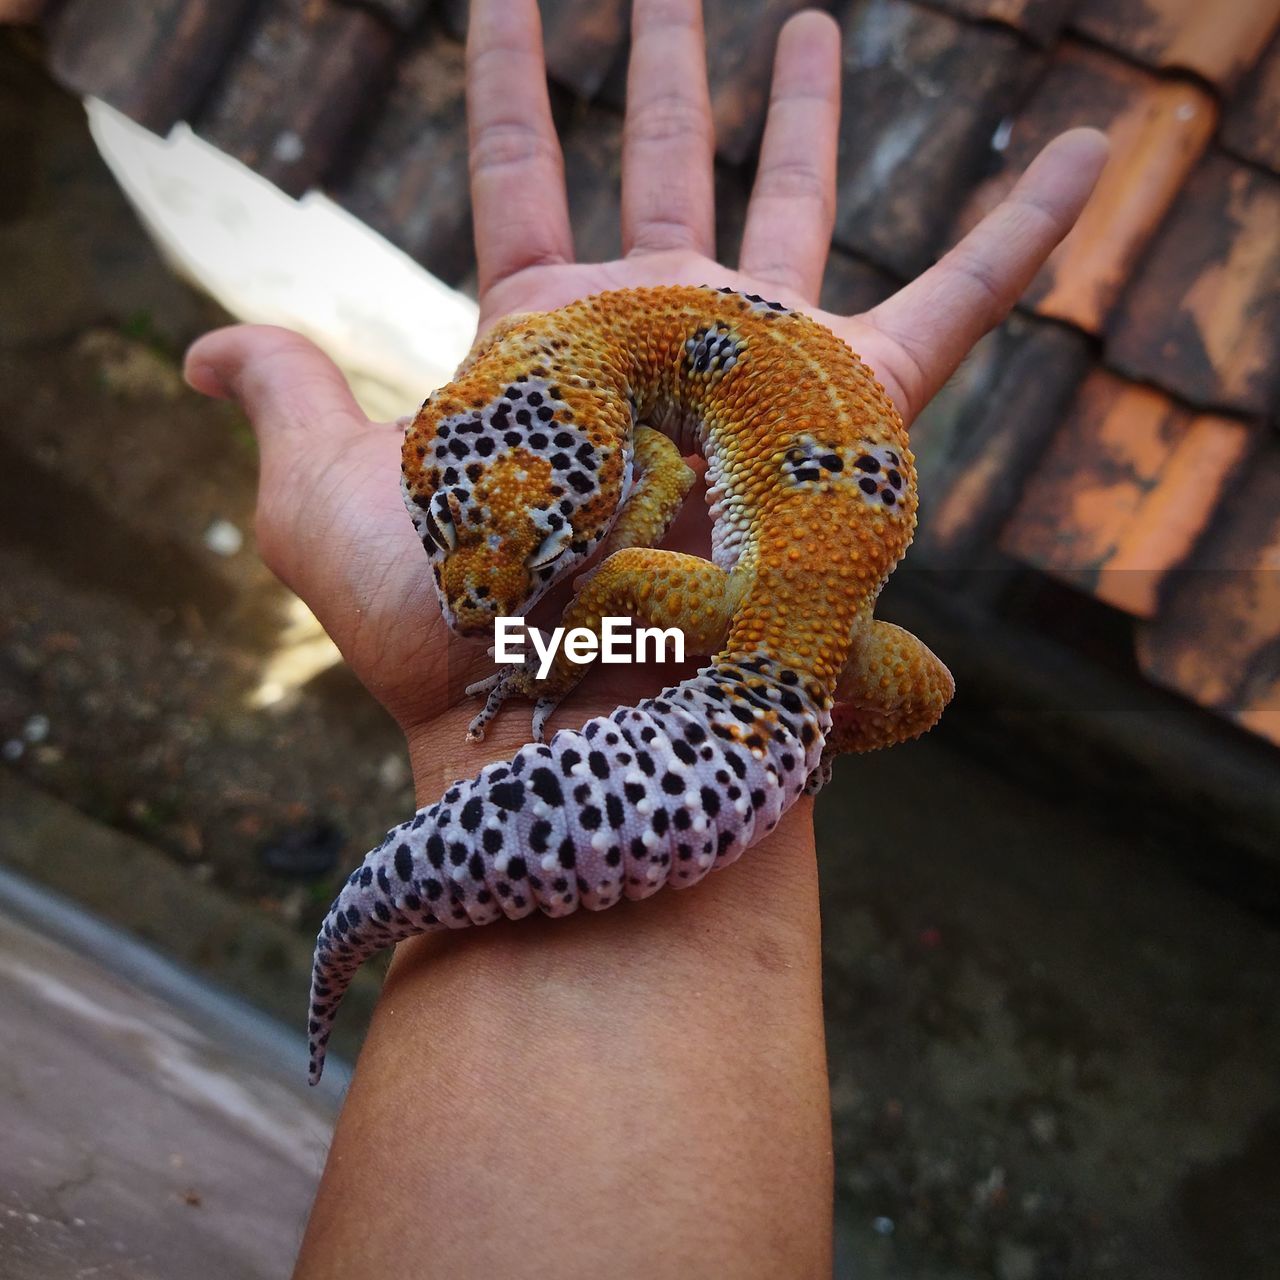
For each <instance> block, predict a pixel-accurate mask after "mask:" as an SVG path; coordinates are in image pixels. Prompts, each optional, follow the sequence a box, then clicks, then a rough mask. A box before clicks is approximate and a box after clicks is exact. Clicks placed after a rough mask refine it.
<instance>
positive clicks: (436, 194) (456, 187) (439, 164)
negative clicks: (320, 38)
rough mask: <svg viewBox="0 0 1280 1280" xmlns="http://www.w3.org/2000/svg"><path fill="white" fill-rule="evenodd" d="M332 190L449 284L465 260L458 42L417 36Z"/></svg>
mask: <svg viewBox="0 0 1280 1280" xmlns="http://www.w3.org/2000/svg"><path fill="white" fill-rule="evenodd" d="M359 147H360V149H359V152H358V154H357V155H356V157H355V159H354V161H353V162H352V163H351V164H350V165H349V166H347V167H346V169H345V170H344V172H343V174H342V176H341V178H340V179H339V180H338V181H337V183H336V184H335V185H334V186H333V187H332V194H333V195H334V197H335V198H336V199H337V200H339V201H340V202H341V203H342V204H344V205H345V206H346V207H347V208H348V209H350V210H351V212H352V213H354V214H355V215H356V216H357V217H359V218H362V219H363V220H364V221H365V222H367V223H369V225H370V226H372V227H374V228H375V229H376V230H378V231H380V232H381V233H382V234H383V235H385V236H386V237H387V238H388V239H389V240H391V241H392V242H393V243H395V244H397V245H399V246H400V248H402V249H404V250H405V251H406V252H407V253H409V254H411V255H412V256H413V257H414V258H416V259H417V260H418V261H419V262H421V263H422V264H423V265H424V266H425V267H426V268H427V269H428V270H429V271H432V272H434V273H435V274H436V275H438V276H440V277H441V278H442V279H444V280H446V281H448V282H449V283H450V284H455V283H457V281H458V280H460V279H461V278H462V277H463V276H464V275H465V274H466V272H467V271H468V270H470V268H471V265H472V247H471V202H470V197H469V193H468V173H467V128H466V115H465V110H464V105H463V52H462V45H461V44H459V43H458V42H457V41H456V40H452V39H450V38H449V37H448V36H446V35H443V34H441V35H433V36H428V37H426V38H424V39H423V40H422V41H421V42H420V43H418V44H416V45H415V47H414V48H413V50H412V51H411V52H409V53H407V54H405V55H404V56H403V57H402V58H401V59H400V61H399V63H398V64H397V66H396V75H395V80H394V82H393V83H392V86H391V91H390V93H389V94H388V95H387V98H386V100H385V101H384V102H383V103H381V105H380V106H379V108H378V110H377V113H376V115H375V116H374V117H373V118H372V119H371V120H370V121H369V123H368V125H367V126H366V127H365V128H363V129H362V130H361V131H360V142H359Z"/></svg>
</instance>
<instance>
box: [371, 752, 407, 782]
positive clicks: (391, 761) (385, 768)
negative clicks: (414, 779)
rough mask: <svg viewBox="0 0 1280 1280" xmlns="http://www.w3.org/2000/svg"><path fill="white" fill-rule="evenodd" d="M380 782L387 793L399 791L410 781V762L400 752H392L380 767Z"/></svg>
mask: <svg viewBox="0 0 1280 1280" xmlns="http://www.w3.org/2000/svg"><path fill="white" fill-rule="evenodd" d="M378 781H379V783H381V785H382V787H383V788H384V789H385V790H387V791H398V790H399V789H400V788H401V787H403V786H404V785H405V784H406V783H407V782H408V781H409V762H408V760H406V759H405V757H404V756H403V755H402V754H401V753H400V752H398V751H392V752H390V753H389V754H388V755H387V756H385V757H384V758H383V761H382V763H381V764H380V765H379V766H378Z"/></svg>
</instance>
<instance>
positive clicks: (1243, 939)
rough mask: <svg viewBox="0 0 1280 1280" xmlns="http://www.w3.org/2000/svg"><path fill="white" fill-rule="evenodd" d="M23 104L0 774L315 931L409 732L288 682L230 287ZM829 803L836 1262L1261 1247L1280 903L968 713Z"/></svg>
mask: <svg viewBox="0 0 1280 1280" xmlns="http://www.w3.org/2000/svg"><path fill="white" fill-rule="evenodd" d="M0 121H3V124H0V131H3V135H4V136H3V137H0V143H3V148H0V149H2V150H3V151H4V153H5V154H6V155H7V157H8V161H9V163H10V166H11V169H12V172H13V175H14V181H13V182H11V183H9V184H7V185H6V189H5V193H4V195H3V197H2V203H0V280H3V282H4V289H5V293H6V305H5V306H4V307H3V308H0V404H3V406H4V413H3V415H2V416H0V753H2V755H3V761H4V763H3V765H2V766H0V767H4V768H6V769H10V770H13V771H14V772H15V773H17V774H19V775H20V776H21V777H23V778H24V779H26V780H27V781H28V782H30V783H32V784H34V785H35V786H37V787H39V788H41V789H43V790H44V791H46V792H48V793H50V794H51V795H53V796H56V797H59V798H60V799H63V800H66V801H69V802H70V803H71V804H72V805H74V806H75V807H76V808H77V809H79V810H81V811H82V812H83V813H85V814H87V815H89V816H91V817H93V818H95V819H96V820H98V821H99V822H102V823H105V824H110V825H111V826H114V827H117V828H120V829H123V830H126V831H128V832H130V833H132V834H133V835H135V836H138V837H140V838H142V839H143V840H145V841H146V842H148V843H149V844H151V845H153V846H154V847H155V848H157V849H159V850H161V851H163V853H164V854H165V855H167V856H168V857H169V858H170V859H172V860H173V862H174V863H175V864H177V865H178V866H180V867H182V868H184V869H185V871H186V873H187V874H189V875H190V876H192V877H194V878H196V879H198V880H199V881H201V882H202V883H204V884H206V885H209V886H212V887H214V888H217V889H220V890H223V891H225V893H226V894H227V895H229V896H231V897H232V898H234V899H235V900H236V901H237V902H240V903H242V904H244V906H245V909H246V911H250V912H262V913H267V914H269V915H270V916H272V917H274V918H276V919H277V920H280V921H283V922H285V923H286V924H287V925H289V926H290V927H293V928H296V929H297V930H298V931H299V934H305V932H306V931H308V930H309V929H311V928H313V927H314V924H315V921H316V919H317V918H318V916H319V913H320V912H321V911H322V909H323V904H324V903H326V902H327V901H328V900H329V898H330V897H331V896H332V890H333V886H334V884H335V883H336V882H337V880H339V879H340V878H341V876H342V874H343V871H344V869H346V868H348V867H349V866H350V865H352V864H353V863H354V862H355V860H356V859H358V857H359V856H360V855H361V854H362V853H363V851H364V849H365V848H366V847H367V846H368V845H369V844H370V843H372V841H373V839H374V838H375V837H376V836H378V835H379V834H380V833H381V831H382V830H383V829H384V828H385V826H386V825H387V823H388V822H389V821H391V820H394V819H396V818H397V817H399V816H400V815H402V814H404V813H406V812H408V810H409V809H410V808H411V801H412V792H411V786H410V779H409V774H408V768H407V761H406V758H405V754H404V750H403V746H402V743H401V742H400V741H399V739H398V736H397V733H396V731H395V728H394V726H393V725H392V724H391V722H390V721H389V719H388V718H387V717H386V716H385V714H384V713H383V712H382V711H381V710H380V709H379V708H378V707H377V706H376V704H375V703H374V702H373V701H372V699H371V698H370V697H369V696H368V695H367V694H366V693H365V692H364V691H363V690H362V689H361V688H360V686H359V685H358V684H357V683H356V682H355V681H354V679H353V678H352V677H351V676H350V675H349V674H348V673H347V672H346V671H345V670H344V669H343V668H342V667H341V666H333V667H327V668H326V669H324V670H323V671H322V672H321V673H320V674H318V675H316V676H314V677H313V678H311V679H308V680H306V681H304V682H303V683H301V685H300V686H299V687H297V688H296V689H292V690H291V689H289V688H287V687H286V688H285V689H284V690H283V692H282V693H280V694H279V696H274V697H271V698H265V699H264V697H263V696H262V690H263V685H264V682H267V683H270V681H271V680H272V678H273V676H272V673H273V672H274V671H275V670H276V669H277V667H276V665H273V664H278V662H279V660H280V657H281V654H282V653H285V654H287V653H290V652H293V653H295V654H296V653H297V652H298V651H299V650H302V651H307V649H308V646H312V647H315V646H316V645H317V641H316V638H315V637H314V636H312V635H310V634H309V633H307V632H306V631H305V625H304V623H302V622H300V621H299V618H298V615H297V613H296V609H295V607H294V605H293V602H292V600H291V598H290V596H289V594H288V593H287V592H286V591H285V590H284V589H283V588H282V587H280V586H279V585H278V584H276V583H275V582H274V581H273V580H272V579H271V578H270V576H269V575H268V574H267V572H266V571H265V569H264V568H263V567H262V566H261V564H260V563H259V562H258V560H257V558H256V556H255V553H254V549H253V535H252V508H253V487H254V473H255V455H254V447H253V441H252V437H251V435H250V433H249V432H248V430H247V428H246V426H245V424H244V423H243V422H241V421H240V420H239V419H238V418H237V417H236V415H235V414H234V413H233V412H231V411H229V410H227V409H226V408H225V407H223V406H218V405H213V404H210V403H207V402H204V401H201V400H199V399H198V398H197V397H195V396H194V395H192V394H190V393H188V392H187V391H186V390H185V389H184V388H183V386H182V385H181V382H180V380H179V378H178V376H177V363H176V361H177V357H178V355H179V353H180V352H181V350H182V348H183V346H184V345H185V343H186V342H188V341H189V340H190V339H191V338H193V337H194V336H196V334H198V333H199V332H201V331H202V330H203V329H205V328H206V327H209V326H210V325H212V324H215V323H218V322H220V320H221V317H219V316H218V315H217V313H216V311H215V310H214V308H212V307H211V306H210V305H209V304H208V303H207V302H205V301H204V300H202V299H201V298H200V297H198V296H197V295H196V294H194V293H193V292H192V291H191V290H189V289H187V288H186V287H185V286H183V285H182V284H180V283H179V282H177V281H176V280H174V279H173V277H172V276H171V275H170V274H169V272H168V271H167V270H166V269H165V267H164V265H163V264H162V263H161V262H160V261H159V260H158V258H157V257H156V255H155V253H154V251H153V250H152V248H151V247H150V245H149V243H148V242H147V240H146V239H145V237H144V236H143V234H142V233H141V231H140V230H139V229H138V227H137V225H136V222H135V221H134V219H133V217H132V214H131V213H130V211H129V210H128V208H127V207H126V205H125V203H124V201H123V199H122V198H121V197H120V196H119V195H118V193H117V192H116V190H115V188H114V186H113V184H112V182H111V179H110V177H109V175H108V174H107V173H106V171H105V169H104V168H103V166H102V165H101V163H100V162H99V161H98V159H97V157H96V155H95V153H94V151H93V148H92V145H91V143H90V141H89V139H88V136H87V133H86V130H85V128H84V122H83V115H82V113H81V111H80V109H79V107H78V105H77V104H75V103H74V102H71V101H69V100H67V99H66V98H65V97H63V96H61V95H60V94H58V93H57V92H56V91H54V90H53V89H51V88H50V87H49V86H48V85H46V84H45V83H44V81H43V79H42V77H41V76H40V74H39V72H38V71H37V70H36V68H35V66H34V64H32V63H31V62H29V61H28V60H26V59H24V58H23V57H22V56H20V55H19V54H17V53H15V52H14V50H13V48H12V47H3V48H0ZM300 631H301V634H299V633H300ZM286 683H287V682H286ZM819 826H820V847H821V850H822V862H823V877H824V911H825V931H826V944H825V949H826V958H827V970H826V979H827V991H828V1031H829V1042H830V1061H831V1077H832V1086H833V1102H834V1113H835V1121H834V1123H835V1141H836V1152H837V1159H838V1218H839V1224H840V1229H839V1235H838V1244H839V1252H840V1263H839V1267H840V1273H841V1274H842V1275H854V1274H857V1275H859V1276H866V1277H907V1276H912V1277H924V1278H925V1280H977V1278H978V1277H995V1278H996V1280H1059V1278H1062V1280H1066V1278H1068V1277H1099V1276H1101V1277H1108V1276H1115V1277H1125V1278H1127V1280H1148V1278H1150V1280H1156V1277H1159V1278H1160V1280H1209V1278H1210V1277H1213V1278H1215V1280H1216V1278H1217V1277H1221V1276H1231V1277H1238V1278H1240V1280H1250V1278H1251V1277H1255V1276H1256V1277H1262V1276H1264V1275H1267V1274H1271V1272H1270V1270H1269V1268H1270V1267H1271V1266H1273V1265H1274V1258H1275V1257H1276V1256H1277V1253H1278V1252H1280V1219H1277V1216H1276V1214H1275V1205H1276V1204H1277V1202H1280V1141H1278V1140H1280V1077H1278V1076H1277V1072H1276V1070H1275V1066H1276V1063H1277V1062H1278V1061H1280V999H1278V998H1277V997H1280V938H1278V937H1277V930H1276V921H1275V919H1274V918H1273V917H1269V916H1267V915H1265V914H1262V913H1259V912H1255V911H1252V910H1250V908H1249V906H1248V903H1247V902H1242V901H1240V900H1239V899H1230V898H1226V897H1223V896H1221V895H1218V894H1215V893H1214V892H1212V891H1211V890H1209V889H1207V888H1205V887H1203V885H1202V884H1201V883H1199V882H1198V881H1197V880H1195V879H1193V878H1192V877H1190V876H1189V875H1188V874H1187V872H1186V869H1185V866H1184V863H1183V860H1182V859H1179V860H1173V859H1169V858H1166V857H1164V856H1162V852H1163V851H1162V849H1161V848H1160V847H1159V844H1158V842H1156V841H1143V840H1141V839H1135V837H1134V835H1133V833H1132V831H1131V829H1130V828H1129V827H1128V826H1126V825H1125V824H1122V823H1121V822H1118V821H1117V820H1116V815H1115V812H1114V808H1113V806H1112V804H1111V802H1110V801H1105V800H1103V799H1102V798H1101V797H1100V796H1098V795H1093V794H1091V793H1090V792H1088V791H1081V790H1079V789H1073V788H1070V787H1060V788H1056V789H1049V788H1046V789H1044V790H1036V789H1033V788H1030V787H1028V786H1027V785H1025V784H1019V783H1017V782H1015V781H1013V778H1012V773H1011V771H1010V770H1008V769H1006V768H1004V767H1002V765H1001V762H1000V761H999V759H998V758H992V757H990V756H987V755H984V756H982V757H981V758H978V757H975V756H974V755H973V754H972V753H971V752H970V751H969V750H968V748H967V745H966V743H965V741H964V740H962V739H959V738H957V737H956V736H955V735H954V734H952V733H951V732H949V731H948V729H947V728H946V726H945V724H944V726H943V728H942V729H941V730H939V731H938V732H937V733H936V734H934V735H932V736H931V737H930V738H929V739H927V740H925V741H924V742H921V743H919V744H914V745H912V746H910V747H907V748H901V749H897V750H895V751H893V752H889V753H883V754H881V755H877V756H872V757H868V758H866V759H859V760H854V761H844V762H842V764H841V766H840V768H839V771H838V773H837V777H836V781H835V783H834V784H833V786H832V787H831V788H830V789H829V790H828V792H827V793H826V794H825V795H824V797H823V800H822V802H821V805H820V816H819ZM1188 834H1189V839H1190V841H1191V843H1195V842H1196V841H1197V840H1199V841H1200V842H1201V843H1202V844H1203V846H1204V849H1205V857H1206V859H1207V860H1208V861H1213V860H1214V859H1215V858H1216V857H1217V850H1216V848H1215V846H1214V839H1215V837H1214V833H1213V832H1212V831H1211V830H1209V829H1207V828H1206V829H1205V830H1204V831H1203V832H1200V833H1196V832H1190V833H1188ZM3 835H4V819H3V816H0V846H2V844H3ZM1228 854H1229V851H1228V850H1225V849H1224V850H1223V857H1226V856H1227V855H1228Z"/></svg>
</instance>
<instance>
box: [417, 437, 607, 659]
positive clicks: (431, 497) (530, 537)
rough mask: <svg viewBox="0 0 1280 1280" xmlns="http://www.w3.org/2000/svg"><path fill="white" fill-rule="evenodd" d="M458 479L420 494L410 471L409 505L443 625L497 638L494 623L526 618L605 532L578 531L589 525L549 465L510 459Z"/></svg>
mask: <svg viewBox="0 0 1280 1280" xmlns="http://www.w3.org/2000/svg"><path fill="white" fill-rule="evenodd" d="M457 478H458V483H456V484H451V485H448V486H445V485H443V484H438V485H436V486H434V487H433V486H432V485H431V484H430V483H428V484H424V485H421V487H420V486H419V485H418V484H415V482H414V480H413V478H412V477H411V476H410V475H409V474H408V473H407V472H406V476H405V481H404V492H405V498H406V501H407V505H408V507H409V510H410V513H411V514H412V516H413V522H414V526H415V528H416V529H417V530H418V536H419V537H420V538H421V539H422V544H423V546H424V547H425V548H426V551H427V555H428V556H429V557H430V559H431V562H432V566H433V570H434V573H435V581H436V590H437V594H438V595H439V598H440V608H441V612H442V613H443V615H444V619H445V621H446V622H447V623H448V625H449V627H450V629H451V630H453V631H455V632H456V633H457V634H459V635H463V636H470V637H473V638H475V639H492V637H493V624H494V619H495V618H499V617H522V616H524V615H525V614H526V613H527V612H528V611H529V610H530V609H531V608H532V607H533V606H534V605H535V604H536V603H537V602H538V600H539V599H541V597H542V596H543V595H544V594H545V593H546V592H547V590H548V589H549V588H550V587H551V586H552V585H553V584H554V583H555V582H556V581H557V580H559V579H560V578H562V577H563V576H564V575H565V574H567V573H570V572H572V571H573V569H574V568H575V567H576V566H578V565H579V564H581V563H582V562H583V561H584V560H585V559H586V558H587V557H588V556H589V555H590V554H591V551H592V550H593V549H594V547H595V546H596V544H597V543H598V541H599V539H600V537H601V536H603V533H604V531H605V530H604V527H601V528H600V530H599V532H598V533H594V532H593V534H591V535H582V534H580V533H579V532H578V531H577V530H576V529H575V522H576V523H577V524H579V525H582V524H586V523H589V522H587V521H584V520H583V519H582V509H581V506H580V505H579V504H578V503H577V502H575V501H574V500H572V499H571V498H569V497H568V496H567V495H566V492H565V490H564V488H563V487H562V486H561V485H559V484H557V483H555V478H554V476H553V474H552V471H551V468H550V466H549V465H548V464H547V462H546V461H545V460H542V459H538V458H533V457H529V456H523V455H522V454H520V453H518V452H512V453H509V454H505V455H503V456H500V457H498V458H496V459H493V460H492V461H489V462H488V463H486V464H483V465H482V464H478V463H473V464H472V465H471V466H469V467H467V468H466V471H465V473H463V474H460V475H459V476H458V477H457ZM424 479H427V480H429V479H430V477H429V476H427V477H424Z"/></svg>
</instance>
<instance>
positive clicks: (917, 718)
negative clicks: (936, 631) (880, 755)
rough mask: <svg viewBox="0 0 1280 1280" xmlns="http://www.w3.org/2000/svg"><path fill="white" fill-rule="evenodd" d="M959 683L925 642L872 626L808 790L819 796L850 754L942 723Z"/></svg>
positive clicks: (849, 667) (858, 647)
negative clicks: (835, 766) (838, 758)
mask: <svg viewBox="0 0 1280 1280" xmlns="http://www.w3.org/2000/svg"><path fill="white" fill-rule="evenodd" d="M954 692H955V681H954V680H953V679H952V678H951V672H950V671H948V670H947V668H946V666H945V665H944V664H943V662H942V661H941V659H939V658H938V657H937V656H936V655H935V654H934V653H933V651H932V650H931V649H929V647H928V646H927V645H925V644H924V642H923V641H921V640H918V639H917V638H916V637H915V636H913V635H912V634H911V633H910V632H909V631H904V630H903V629H902V628H901V627H895V626H894V625H893V623H891V622H876V621H873V622H871V623H870V624H869V625H868V626H867V628H866V630H865V631H864V632H863V634H862V636H861V637H860V638H859V639H858V640H857V641H856V642H855V643H854V646H853V652H852V653H851V654H850V657H849V661H848V663H847V664H846V665H845V669H844V670H843V671H842V672H841V673H840V678H839V680H838V681H837V683H836V695H835V706H834V707H833V708H832V714H831V730H830V732H829V733H828V734H827V740H826V743H825V745H824V746H823V750H822V759H821V760H820V761H819V763H818V766H817V768H816V769H814V771H813V773H811V774H810V775H809V780H808V782H807V783H806V784H805V790H806V792H807V793H808V794H809V795H817V794H818V792H819V791H821V790H822V788H823V787H824V786H826V784H827V783H828V782H830V781H831V766H832V762H833V761H834V760H835V757H836V756H837V755H840V754H842V753H844V752H856V751H875V750H876V749H878V748H879V747H891V746H894V745H895V744H896V743H899V742H908V741H910V740H911V739H912V738H918V737H919V736H920V735H921V734H922V733H927V732H928V731H929V730H930V729H932V728H933V726H934V725H935V724H937V722H938V718H939V717H940V716H941V715H942V712H943V709H944V708H945V707H946V705H947V703H948V702H950V701H951V696H952V694H953V693H954Z"/></svg>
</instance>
